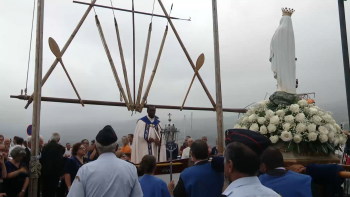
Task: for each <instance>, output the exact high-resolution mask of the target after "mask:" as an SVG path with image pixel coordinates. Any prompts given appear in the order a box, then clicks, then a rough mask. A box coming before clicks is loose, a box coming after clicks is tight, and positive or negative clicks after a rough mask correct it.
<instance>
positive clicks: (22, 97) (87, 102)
mask: <svg viewBox="0 0 350 197" xmlns="http://www.w3.org/2000/svg"><path fill="white" fill-rule="evenodd" d="M10 98H17V99H20V100H27V99H28V96H25V95H17V96H16V95H11V96H10ZM41 101H46V102H55V103H72V104H80V101H79V100H78V99H68V98H53V97H41ZM83 102H84V104H85V105H102V106H115V107H125V106H126V104H125V103H122V102H111V101H93V100H83ZM148 106H155V107H156V108H157V109H175V110H179V109H180V108H181V106H173V105H154V104H145V105H144V107H145V108H147V107H148ZM183 109H184V110H196V111H215V108H210V107H189V106H185V107H184V108H183ZM222 110H223V111H224V112H235V113H246V112H247V109H241V108H223V109H222ZM191 120H192V114H191ZM191 122H192V121H191ZM191 125H192V124H191ZM191 128H192V127H191Z"/></svg>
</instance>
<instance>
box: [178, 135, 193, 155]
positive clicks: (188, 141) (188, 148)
mask: <svg viewBox="0 0 350 197" xmlns="http://www.w3.org/2000/svg"><path fill="white" fill-rule="evenodd" d="M187 143H188V147H187V148H185V149H184V150H183V151H182V156H181V159H188V158H189V157H190V152H191V145H192V143H193V139H192V138H189V139H188V140H187Z"/></svg>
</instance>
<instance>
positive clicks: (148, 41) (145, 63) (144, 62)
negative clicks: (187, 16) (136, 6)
mask: <svg viewBox="0 0 350 197" xmlns="http://www.w3.org/2000/svg"><path fill="white" fill-rule="evenodd" d="M151 35H152V22H151V23H150V24H149V28H148V35H147V42H146V49H145V56H144V57H143V65H142V71H141V77H140V82H139V90H138V93H137V101H136V111H139V112H141V109H140V105H141V95H142V88H143V81H144V79H145V73H146V65H147V59H148V50H149V44H150V41H151Z"/></svg>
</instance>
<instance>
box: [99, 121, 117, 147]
mask: <svg viewBox="0 0 350 197" xmlns="http://www.w3.org/2000/svg"><path fill="white" fill-rule="evenodd" d="M117 140H118V137H117V135H116V134H115V132H114V130H113V128H112V127H111V126H110V125H107V126H105V127H104V128H103V129H102V130H101V131H100V132H98V134H97V136H96V141H97V142H98V143H100V144H101V145H103V146H108V145H110V144H113V143H114V142H116V141H117Z"/></svg>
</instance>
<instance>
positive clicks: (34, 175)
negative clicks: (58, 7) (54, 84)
mask: <svg viewBox="0 0 350 197" xmlns="http://www.w3.org/2000/svg"><path fill="white" fill-rule="evenodd" d="M43 31H44V0H38V4H37V25H36V47H35V77H34V94H33V98H34V104H33V117H32V141H31V144H32V149H31V154H30V164H31V165H30V166H33V164H34V165H35V166H36V165H37V164H39V160H38V154H39V135H40V111H41V86H42V84H41V83H42V81H41V78H42V71H43V69H42V60H43ZM38 178H39V177H38V172H37V171H32V170H31V169H30V180H29V189H28V191H29V197H36V196H37V193H38V192H39V191H38Z"/></svg>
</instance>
